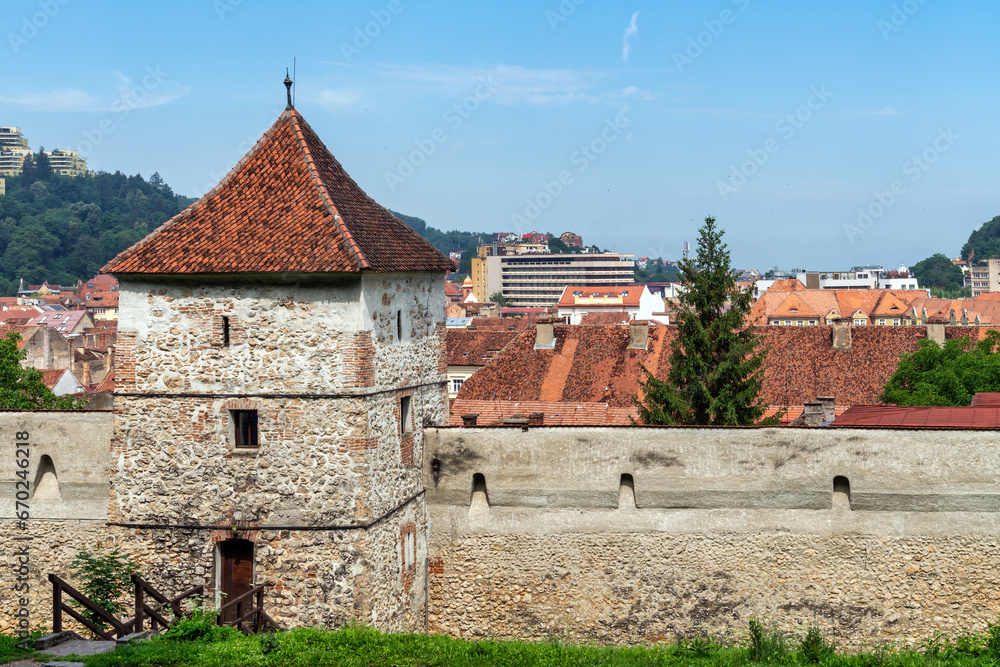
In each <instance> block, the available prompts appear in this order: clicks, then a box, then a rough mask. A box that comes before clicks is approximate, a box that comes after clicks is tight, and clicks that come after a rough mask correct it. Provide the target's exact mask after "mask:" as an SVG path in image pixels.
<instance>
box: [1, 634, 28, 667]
mask: <svg viewBox="0 0 1000 667" xmlns="http://www.w3.org/2000/svg"><path fill="white" fill-rule="evenodd" d="M19 641H21V638H20V637H13V636H11V635H0V665H2V664H4V663H5V662H12V661H14V660H20V659H21V658H27V657H28V656H29V655H31V652H30V651H22V650H21V649H19V648H18V647H17V643H18V642H19Z"/></svg>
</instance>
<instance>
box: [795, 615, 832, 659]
mask: <svg viewBox="0 0 1000 667" xmlns="http://www.w3.org/2000/svg"><path fill="white" fill-rule="evenodd" d="M834 653H835V649H834V646H833V644H831V643H830V642H828V641H826V637H824V636H823V631H822V630H820V628H819V626H818V625H816V624H815V623H814V624H812V625H810V626H809V629H808V630H807V631H806V634H805V636H804V637H803V638H802V641H800V642H799V655H800V656H802V659H803V660H804V661H805V662H807V663H813V664H815V663H818V662H823V661H824V660H825V659H827V658H829V657H831V656H832V655H834Z"/></svg>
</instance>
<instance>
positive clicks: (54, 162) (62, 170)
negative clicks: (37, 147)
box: [45, 149, 94, 178]
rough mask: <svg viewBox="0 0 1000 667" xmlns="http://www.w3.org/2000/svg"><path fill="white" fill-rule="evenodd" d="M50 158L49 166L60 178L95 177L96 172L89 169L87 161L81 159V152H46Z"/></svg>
mask: <svg viewBox="0 0 1000 667" xmlns="http://www.w3.org/2000/svg"><path fill="white" fill-rule="evenodd" d="M45 154H46V155H47V156H48V158H49V166H50V167H51V168H52V173H53V174H59V175H60V176H72V177H74V178H75V177H77V176H93V175H94V172H92V171H89V170H88V169H87V160H86V159H84V158H82V157H80V153H79V151H70V150H58V149H57V150H54V151H45Z"/></svg>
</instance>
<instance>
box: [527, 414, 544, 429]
mask: <svg viewBox="0 0 1000 667" xmlns="http://www.w3.org/2000/svg"><path fill="white" fill-rule="evenodd" d="M544 423H545V413H544V412H532V413H530V414H529V415H528V426H542V425H543V424H544Z"/></svg>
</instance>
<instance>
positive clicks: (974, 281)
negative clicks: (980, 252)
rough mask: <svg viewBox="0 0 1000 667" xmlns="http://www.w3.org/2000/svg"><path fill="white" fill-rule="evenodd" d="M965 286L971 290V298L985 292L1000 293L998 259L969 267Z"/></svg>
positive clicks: (999, 265)
mask: <svg viewBox="0 0 1000 667" xmlns="http://www.w3.org/2000/svg"><path fill="white" fill-rule="evenodd" d="M965 286H966V287H971V288H972V296H973V298H975V297H977V296H979V295H980V294H986V293H987V292H1000V259H984V260H982V261H981V262H979V264H977V265H975V266H970V267H969V272H968V273H966V274H965Z"/></svg>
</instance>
